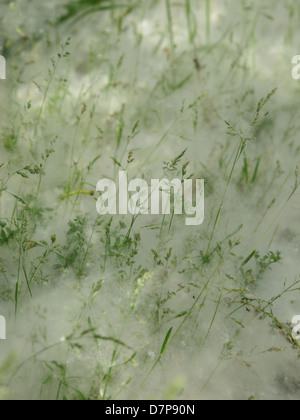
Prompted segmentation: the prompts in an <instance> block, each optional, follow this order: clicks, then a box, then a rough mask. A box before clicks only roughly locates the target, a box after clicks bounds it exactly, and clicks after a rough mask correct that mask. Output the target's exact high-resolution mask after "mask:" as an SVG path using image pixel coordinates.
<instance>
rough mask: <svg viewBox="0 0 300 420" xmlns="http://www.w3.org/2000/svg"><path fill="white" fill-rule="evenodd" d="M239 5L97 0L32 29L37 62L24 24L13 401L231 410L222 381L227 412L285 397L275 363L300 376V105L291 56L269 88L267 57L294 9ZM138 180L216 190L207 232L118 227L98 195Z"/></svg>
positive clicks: (10, 178) (5, 294)
mask: <svg viewBox="0 0 300 420" xmlns="http://www.w3.org/2000/svg"><path fill="white" fill-rule="evenodd" d="M222 6H224V4H223V3H222V4H220V5H217V3H216V2H215V3H214V4H212V3H211V1H209V0H206V1H205V2H203V1H195V2H191V1H189V0H185V1H184V2H182V4H179V5H178V4H176V3H174V2H172V1H170V0H163V1H151V2H135V1H120V2H111V3H109V2H105V1H102V2H97V4H96V2H95V1H93V0H90V1H88V2H84V1H82V0H79V1H76V2H72V3H67V4H66V5H65V7H64V8H63V9H62V10H58V11H57V15H55V16H53V17H52V21H49V22H48V21H47V19H46V17H45V16H44V15H43V13H45V12H42V11H41V12H40V13H41V18H43V19H45V20H43V22H45V32H44V33H43V34H40V35H39V36H37V35H34V33H32V32H31V29H30V28H29V27H28V26H26V22H23V25H22V21H20V22H19V21H13V22H12V24H13V25H17V27H19V26H20V27H22V31H23V32H24V35H25V38H24V39H23V40H22V42H23V43H25V44H26V48H27V50H25V49H24V51H23V53H22V52H21V50H22V49H23V46H22V45H23V44H22V42H21V44H20V40H19V39H18V38H16V36H15V33H14V32H10V31H9V30H8V28H7V27H6V26H5V22H4V32H5V36H6V37H7V39H6V45H7V46H8V47H7V48H8V50H7V53H9V54H8V60H9V63H11V64H10V66H11V68H13V67H14V66H15V68H16V69H17V68H18V65H19V64H18V63H20V62H21V63H22V67H24V69H23V70H22V71H21V70H19V72H18V71H17V70H16V72H15V73H14V75H13V76H10V77H13V80H11V81H10V80H8V82H7V83H8V88H7V90H5V95H7V98H8V99H6V106H7V109H6V110H4V112H3V115H2V116H1V120H0V134H1V139H0V149H1V158H0V206H1V207H0V208H1V213H0V250H1V257H0V299H1V307H0V313H1V315H2V311H3V315H5V316H6V318H7V320H8V326H9V331H11V332H10V337H12V338H10V339H9V340H7V342H5V343H4V344H3V349H4V350H3V354H2V352H1V358H0V399H1V398H2V393H3V395H4V396H6V397H7V396H9V398H11V399H15V398H18V397H21V398H24V397H25V398H26V397H28V396H30V398H32V399H41V398H46V399H57V400H60V399H64V400H68V399H70V400H71V399H73V400H74V399H75V400H94V399H95V400H97V399H103V400H112V399H114V398H117V397H120V398H123V399H124V398H125V399H126V398H127V399H129V398H130V399H132V398H145V397H147V398H157V399H160V398H162V397H163V396H165V395H168V397H169V398H170V399H178V398H180V397H184V398H198V399H199V398H205V397H210V398H211V397H212V396H214V394H215V390H216V382H215V381H216V380H218V381H221V382H222V384H223V385H224V386H223V392H224V393H223V394H222V395H220V397H222V398H229V396H230V394H231V395H233V396H234V397H237V398H239V399H240V398H254V396H253V395H252V394H250V391H249V389H250V388H251V389H253V387H254V389H255V392H256V396H257V398H262V397H263V395H268V396H271V397H274V395H277V394H276V393H275V391H274V387H273V382H274V377H273V376H272V372H273V370H274V366H276V370H277V371H278V372H279V373H278V375H279V374H280V372H286V369H288V372H287V373H285V374H286V375H288V376H289V377H290V378H293V375H294V370H295V366H297V365H296V362H295V360H296V358H297V357H298V356H299V350H300V345H299V343H298V342H297V341H296V340H295V338H294V337H293V335H292V328H291V325H290V324H289V321H291V319H290V318H289V316H290V313H291V311H293V310H295V311H297V304H298V303H299V297H298V295H299V273H297V269H296V268H295V267H296V264H291V261H292V262H294V263H295V262H297V258H298V257H297V254H296V252H295V251H294V250H293V248H292V247H296V239H297V235H298V230H297V228H294V224H295V225H296V222H295V220H297V214H295V212H294V210H295V209H294V207H293V206H295V203H296V200H297V192H298V187H299V182H298V163H299V156H298V155H299V147H298V146H297V141H296V140H297V138H296V135H297V127H296V123H297V118H294V120H292V122H291V118H290V112H292V110H294V111H293V112H294V113H295V114H294V115H296V116H297V111H295V104H296V98H295V96H294V94H293V92H292V91H291V88H290V87H289V85H287V87H286V89H287V92H285V95H288V97H289V99H290V102H289V103H288V104H287V103H286V102H284V100H283V98H282V91H283V89H284V87H283V85H282V80H281V79H282V78H281V77H280V76H279V75H280V74H281V72H282V68H281V67H280V66H279V68H277V67H276V65H278V62H279V60H275V61H274V77H273V78H272V80H266V70H265V67H264V65H263V64H260V60H263V58H264V57H262V55H261V53H260V49H259V45H260V44H259V39H260V35H261V32H262V28H261V26H260V22H261V20H262V19H265V21H264V22H265V25H268V28H269V29H270V31H271V32H272V34H273V35H274V33H275V34H277V32H278V31H277V29H276V23H278V22H279V21H280V22H281V19H282V13H283V12H282V10H281V7H282V6H278V8H279V9H280V11H281V13H279V12H278V16H277V15H276V14H275V11H273V6H272V5H271V4H270V2H269V1H268V0H264V2H263V4H262V5H261V6H257V8H254V7H253V8H250V9H249V8H248V9H247V5H246V4H245V3H243V4H241V5H240V6H239V7H240V9H239V12H236V10H232V9H229V10H228V11H227V14H225V15H224V9H222ZM1 7H2V8H3V16H7V19H12V18H11V15H10V14H9V11H8V9H7V8H6V7H5V6H1ZM15 7H17V8H19V7H21V5H16V6H15ZM218 7H220V10H219V9H218ZM228 7H229V6H228ZM294 7H296V4H294ZM234 8H236V6H234ZM246 9H247V10H248V15H245V14H243V13H244V12H245V11H246ZM18 10H19V12H20V14H19V16H21V15H22V14H21V9H18ZM213 11H214V12H218V11H219V12H220V13H223V17H222V19H224V20H225V22H223V21H222V25H221V26H222V27H221V28H220V26H218V25H219V24H220V22H218V23H215V19H218V17H217V16H218V14H217V13H216V15H212V12H213ZM183 14H185V18H186V26H185V27H183V29H182V32H180V31H179V32H178V33H177V32H176V31H177V29H178V28H179V27H181V28H182V16H183ZM232 15H234V17H235V18H236V19H237V21H238V22H239V24H238V25H236V26H233V20H232ZM213 16H214V17H213ZM224 16H225V17H224ZM200 17H201V19H202V21H203V22H204V23H205V26H204V27H203V28H201V25H200ZM279 18H280V19H279ZM287 18H288V19H290V20H291V16H290V15H288V16H287ZM47 22H48V23H47ZM50 22H52V24H51V23H50ZM53 22H56V28H54V27H53ZM99 22H100V23H101V25H99ZM235 23H236V22H235ZM179 24H180V25H179ZM297 30H298V29H297V28H296V25H295V24H294V26H293V28H292V30H291V31H290V32H289V42H292V34H293V31H295V33H296V32H297ZM280 34H281V32H280ZM279 38H280V37H279ZM279 38H278V37H277V36H276V37H275V40H276V42H278V43H280V42H281V41H282V39H283V38H282V39H281V38H280V39H279ZM83 39H84V41H83ZM99 39H100V40H101V42H99ZM215 39H216V40H217V41H214V40H215ZM66 40H67V41H66ZM271 40H272V45H273V43H274V42H275V41H274V39H273V37H271V38H270V39H267V40H266V41H265V42H271ZM25 44H24V45H25ZM41 46H42V47H43V48H41ZM14 55H15V58H14ZM49 57H53V58H52V59H51V58H49ZM249 57H251V61H249ZM49 62H50V67H49ZM276 63H277V64H276ZM45 75H46V76H47V77H46V78H45ZM245 75H247V77H246V78H245ZM245 80H246V82H245ZM285 83H286V82H285ZM274 86H278V87H279V89H278V90H277V89H274ZM1 88H2V83H1V84H0V89H1ZM262 91H263V92H264V93H263V94H262V93H261V92H262ZM16 98H17V100H16ZM260 98H262V99H260ZM281 101H283V102H284V103H283V105H282V103H281ZM11 115H13V116H15V115H17V116H18V117H16V118H12V117H11ZM282 138H283V139H284V140H283V141H282ZM287 143H288V147H287ZM295 168H296V170H295ZM120 169H122V170H127V171H129V172H130V173H131V175H132V177H134V175H138V176H139V177H142V178H143V179H145V180H149V179H151V178H153V177H157V178H162V177H167V178H172V177H179V178H180V179H181V180H182V182H184V180H185V179H196V178H204V179H205V183H206V215H205V223H204V224H203V225H202V226H200V227H198V228H193V229H187V228H186V227H184V221H183V219H184V218H183V217H180V216H176V215H175V213H174V209H172V212H171V214H170V215H165V216H164V217H160V216H159V217H152V216H151V217H146V218H144V217H143V216H141V215H136V216H133V217H125V216H115V217H111V216H107V217H104V216H101V217H100V216H98V215H97V213H96V200H97V194H96V192H95V191H96V187H95V186H96V183H97V181H98V179H100V178H102V177H108V178H110V179H112V180H114V179H116V176H117V174H118V172H119V170H120ZM292 175H293V176H295V178H294V179H292ZM296 207H297V205H296ZM285 217H286V219H285ZM289 217H291V218H292V220H293V221H290V220H287V219H288V218H289ZM293 230H294V231H295V232H293ZM285 238H288V239H285ZM271 270H272V271H271ZM20 345H21V347H22V353H21V352H20V351H18V349H19V347H20ZM0 346H2V342H1V343H0ZM262 364H264V366H262ZM286 366H289V367H288V368H287V367H286ZM225 367H230V369H232V371H233V372H234V373H235V375H236V376H237V377H240V379H241V383H242V386H240V384H236V383H233V381H232V380H231V378H228V375H226V374H224V370H223V368H224V369H225ZM225 370H226V369H225ZM258 370H260V372H259V373H258ZM200 371H201V373H200ZM32 372H34V373H32ZM245 372H246V376H247V384H246V383H245V382H243V381H244V380H245V376H244V375H245ZM257 375H258V378H257ZM262 378H264V379H265V378H267V382H268V383H267V384H266V382H264V381H262ZM248 383H249V384H250V385H251V386H250V385H249V387H248ZM25 384H26V386H25ZM268 384H269V385H268ZM278 387H279V386H278ZM251 392H252V391H251ZM253 392H254V391H253ZM278 392H279V394H280V395H281V396H284V397H286V396H288V397H290V398H294V397H295V395H296V393H295V392H294V391H292V390H289V391H286V390H285V389H284V387H282V386H281V387H279V388H278ZM277 397H278V395H277Z"/></svg>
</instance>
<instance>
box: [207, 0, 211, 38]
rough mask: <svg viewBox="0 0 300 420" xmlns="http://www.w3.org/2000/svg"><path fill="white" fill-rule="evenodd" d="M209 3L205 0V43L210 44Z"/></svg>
mask: <svg viewBox="0 0 300 420" xmlns="http://www.w3.org/2000/svg"><path fill="white" fill-rule="evenodd" d="M210 14H211V1H210V0H206V43H207V44H210V31H211V28H210V27H211V17H210Z"/></svg>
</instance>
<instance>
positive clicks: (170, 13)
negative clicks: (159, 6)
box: [166, 0, 175, 52]
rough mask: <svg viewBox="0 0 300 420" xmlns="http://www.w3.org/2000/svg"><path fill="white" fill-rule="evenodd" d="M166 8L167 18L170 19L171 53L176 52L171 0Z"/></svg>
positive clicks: (167, 0)
mask: <svg viewBox="0 0 300 420" xmlns="http://www.w3.org/2000/svg"><path fill="white" fill-rule="evenodd" d="M166 8H167V17H168V30H169V39H170V51H171V52H173V51H174V47H175V43H174V32H173V20H172V12H171V3H170V0H166Z"/></svg>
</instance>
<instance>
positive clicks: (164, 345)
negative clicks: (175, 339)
mask: <svg viewBox="0 0 300 420" xmlns="http://www.w3.org/2000/svg"><path fill="white" fill-rule="evenodd" d="M172 331H173V328H170V329H169V331H168V332H167V335H166V338H165V340H164V343H163V345H162V348H161V351H160V354H161V355H162V354H164V352H165V351H166V349H167V345H168V342H169V340H170V337H171V334H172Z"/></svg>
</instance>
